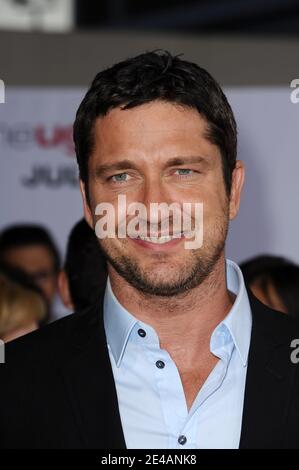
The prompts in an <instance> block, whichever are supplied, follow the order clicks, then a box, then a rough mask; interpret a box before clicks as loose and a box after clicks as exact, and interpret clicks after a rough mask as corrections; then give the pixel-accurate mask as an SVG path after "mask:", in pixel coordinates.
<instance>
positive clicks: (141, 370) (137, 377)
mask: <svg viewBox="0 0 299 470" xmlns="http://www.w3.org/2000/svg"><path fill="white" fill-rule="evenodd" d="M226 274H227V288H228V290H230V291H231V292H233V293H234V294H235V295H236V298H235V301H234V304H233V306H232V308H231V310H230V311H229V313H228V314H227V316H226V318H225V319H224V320H223V321H222V322H220V323H219V325H218V326H217V327H216V328H215V330H214V331H213V333H212V335H211V339H210V350H211V352H212V353H213V354H214V355H215V356H217V357H219V359H220V360H219V361H218V362H217V364H216V366H215V367H214V369H213V370H212V372H211V373H210V375H209V377H208V378H207V380H206V381H205V383H204V384H203V386H202V387H201V389H200V390H199V392H198V395H197V397H196V398H195V400H194V402H193V404H192V407H191V409H190V410H189V411H188V408H187V404H186V399H185V394H184V390H183V386H182V382H181V378H180V375H179V372H178V369H177V367H176V364H175V363H174V361H173V360H172V359H171V357H170V355H169V354H168V352H167V351H166V350H164V349H161V348H160V344H159V338H158V335H157V333H156V331H155V330H154V329H153V328H152V327H151V326H150V325H148V324H146V323H143V322H142V321H138V320H137V318H135V317H134V316H133V315H132V314H131V313H129V312H128V311H127V310H126V309H125V308H124V307H123V306H122V305H121V304H120V303H119V302H118V300H117V299H116V297H115V295H114V294H113V291H112V289H111V284H110V281H109V279H108V282H107V286H106V291H105V298H104V326H105V332H106V337H107V343H108V350H109V357H110V361H111V365H112V370H113V375H114V380H115V385H116V391H117V397H118V404H119V410H120V416H121V422H122V427H123V432H124V437H125V441H126V445H127V448H128V449H138V448H141V449H218V448H219V449H235V448H238V447H239V441H240V434H241V425H242V413H243V401H244V390H245V380H246V372H247V358H248V351H249V345H250V336H251V324H252V317H251V309H250V304H249V299H248V295H247V291H246V288H245V284H244V280H243V276H242V273H241V270H240V268H239V267H238V266H237V265H236V264H235V263H233V262H232V261H230V260H227V261H226ZM140 330H143V332H142V331H141V332H140ZM144 332H145V333H146V334H145V335H144ZM140 334H141V335H140ZM159 361H160V362H159ZM161 361H162V362H161ZM163 363H164V366H163Z"/></svg>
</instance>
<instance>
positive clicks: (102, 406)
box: [0, 51, 299, 449]
mask: <svg viewBox="0 0 299 470" xmlns="http://www.w3.org/2000/svg"><path fill="white" fill-rule="evenodd" d="M74 140H75V146H76V154H77V159H78V164H79V170H80V178H81V182H80V186H81V191H82V196H83V204H84V213H85V218H86V220H87V222H88V223H89V225H90V226H91V227H93V228H95V229H97V224H98V222H99V220H100V217H98V215H99V211H98V206H99V204H101V203H103V202H105V203H107V204H108V203H109V204H110V206H112V207H114V208H115V210H116V211H117V209H118V207H117V206H118V201H119V196H120V195H122V196H126V198H127V201H128V202H129V203H140V204H141V203H142V204H143V206H144V207H146V208H150V207H151V204H153V203H166V204H171V203H174V202H176V203H179V204H182V203H190V207H191V208H192V207H194V206H192V204H196V203H197V202H200V203H202V205H203V214H204V217H203V221H204V224H203V244H202V246H199V247H197V248H193V249H186V248H185V242H186V238H187V235H188V233H185V231H184V230H182V231H181V232H177V231H175V230H174V228H173V227H172V224H173V221H174V219H173V218H170V222H171V224H170V232H169V234H168V235H166V236H165V233H164V231H161V227H162V223H163V222H164V221H163V220H162V218H159V220H158V222H155V224H156V225H155V224H152V220H151V219H150V220H145V222H146V224H145V229H144V228H143V233H142V236H140V237H134V236H130V235H127V236H125V237H124V238H123V237H120V236H117V237H116V238H113V237H111V238H104V237H102V236H101V234H102V232H101V230H99V235H100V236H99V243H100V245H101V248H102V250H103V252H104V253H105V256H106V258H107V267H108V281H107V286H106V290H105V295H103V296H102V297H101V299H100V301H99V302H98V303H97V305H95V306H94V307H93V308H90V309H87V310H86V311H85V312H80V313H79V314H75V315H71V316H69V317H67V318H66V319H63V320H61V321H58V322H56V323H54V324H52V325H50V326H49V327H47V328H46V329H44V330H43V331H40V332H39V333H37V334H31V335H28V336H27V337H25V338H24V339H23V340H21V341H18V342H15V343H14V344H11V345H10V346H9V347H8V348H7V351H6V364H5V366H3V367H2V368H1V372H0V373H1V376H0V379H1V384H2V385H1V391H0V443H1V444H0V445H2V446H3V447H34V448H41V447H43V448H57V447H58V448H103V449H114V448H125V447H127V448H138V447H141V448H155V449H157V448H176V449H193V448H232V449H233V448H239V447H240V448H261V447H265V448H281V447H298V446H299V437H298V433H297V419H298V418H299V402H298V398H297V397H298V392H299V386H298V378H297V377H298V373H297V367H296V365H295V364H294V363H293V362H294V361H293V362H292V361H291V359H290V356H291V352H292V350H291V348H290V344H291V341H292V340H293V339H294V338H296V337H298V334H299V329H298V326H297V324H296V323H295V322H293V321H292V320H291V319H290V318H288V317H287V316H286V315H282V314H280V313H278V312H274V311H271V310H269V309H268V308H267V307H265V306H263V305H262V304H260V303H259V302H258V301H257V300H256V299H255V298H254V297H253V296H252V295H251V294H250V293H249V292H247V290H246V288H245V285H244V281H243V278H242V274H241V271H240V269H239V268H238V266H237V265H236V264H235V263H233V262H231V261H227V262H226V260H225V250H224V249H225V239H226V235H227V230H228V224H229V220H230V219H233V218H234V217H235V216H236V215H237V212H238V209H239V204H240V196H241V190H242V186H243V181H244V166H243V163H242V162H241V161H237V160H236V148H237V138H236V125H235V120H234V117H233V113H232V110H231V108H230V106H229V104H228V102H227V100H226V98H225V96H224V94H223V92H222V90H221V88H220V87H219V85H218V84H217V83H216V82H215V80H214V79H213V78H212V77H211V76H210V75H209V74H208V73H207V72H206V71H205V70H204V69H202V68H200V67H199V66H197V65H196V64H193V63H190V62H187V61H184V60H182V59H181V58H179V57H173V56H171V54H169V53H167V52H164V51H158V52H149V53H145V54H141V55H139V56H137V57H135V58H133V59H129V60H127V61H124V62H121V63H119V64H116V65H115V66H113V67H111V68H109V69H108V70H105V71H103V72H100V73H99V74H98V75H97V76H96V77H95V79H94V81H93V83H92V85H91V87H90V89H89V91H88V92H87V94H86V96H85V98H84V99H83V101H82V103H81V105H80V107H79V110H78V112H77V116H76V121H75V124H74ZM102 215H103V214H102ZM132 217H133V214H132V213H131V214H129V215H128V214H126V222H127V224H128V225H129V223H130V222H131V220H132ZM191 217H193V220H192V222H193V223H195V222H196V220H195V217H194V214H193V212H192V211H191ZM120 222H123V219H120V220H119V219H117V220H116V223H115V225H116V226H117V225H119V224H120ZM152 225H153V227H155V229H154V230H156V232H154V236H153V235H152V233H153V230H152V228H153V227H152ZM193 225H194V224H193ZM157 227H158V228H157ZM117 228H119V227H117ZM163 230H164V229H163ZM96 231H97V230H96ZM117 233H119V232H118V231H117ZM240 242H242V241H241V240H240ZM37 351H38V356H39V360H38V361H35V362H33V361H32V357H33V355H35V354H36V353H37ZM296 380H297V381H296ZM20 390H22V393H20ZM41 397H42V398H41ZM24 430H26V433H25V432H24Z"/></svg>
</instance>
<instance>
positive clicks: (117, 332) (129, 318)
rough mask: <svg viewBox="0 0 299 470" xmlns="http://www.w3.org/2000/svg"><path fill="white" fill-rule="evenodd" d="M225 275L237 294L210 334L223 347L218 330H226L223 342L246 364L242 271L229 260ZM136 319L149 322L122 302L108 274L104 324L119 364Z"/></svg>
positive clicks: (247, 313) (247, 314)
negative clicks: (229, 345) (230, 346)
mask: <svg viewBox="0 0 299 470" xmlns="http://www.w3.org/2000/svg"><path fill="white" fill-rule="evenodd" d="M226 279H227V288H228V290H229V291H231V292H233V293H234V294H235V295H236V298H235V301H234V304H233V306H232V308H231V309H230V311H229V313H228V314H227V316H226V317H225V319H224V320H223V321H222V322H221V323H220V324H219V325H218V326H217V327H216V328H215V330H214V332H213V334H212V335H211V349H212V348H213V349H217V348H218V347H221V343H220V340H219V336H218V333H221V332H224V333H225V334H224V342H225V343H227V342H229V341H233V343H234V346H235V347H236V349H237V351H238V354H239V356H240V358H241V361H242V364H243V365H244V366H246V364H247V359H248V352H249V345H250V336H251V324H252V316H251V309H250V304H249V299H248V295H247V291H246V288H245V283H244V279H243V275H242V272H241V270H240V268H239V267H238V266H237V264H236V263H234V262H233V261H230V260H226ZM137 323H138V324H140V325H141V326H143V327H144V326H147V325H145V324H144V323H142V322H138V320H137V318H136V317H134V316H133V315H132V314H131V313H130V312H128V310H126V309H125V308H124V307H123V306H122V305H121V304H120V302H119V301H118V300H117V298H116V297H115V295H114V293H113V291H112V287H111V284H110V280H109V277H108V279H107V284H106V289H105V296H104V327H105V332H106V337H107V342H108V346H109V347H110V348H111V351H112V354H113V357H114V360H115V362H116V365H117V367H119V366H120V364H121V360H122V357H123V354H124V352H125V349H126V346H127V343H128V340H129V337H130V334H131V332H132V330H133V328H134V326H135V325H136V324H137ZM148 328H151V327H148ZM222 341H223V338H222Z"/></svg>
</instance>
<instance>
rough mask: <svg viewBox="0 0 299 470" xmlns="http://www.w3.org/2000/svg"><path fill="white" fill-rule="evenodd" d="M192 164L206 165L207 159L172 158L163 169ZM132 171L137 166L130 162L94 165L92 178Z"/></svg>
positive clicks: (191, 157)
mask: <svg viewBox="0 0 299 470" xmlns="http://www.w3.org/2000/svg"><path fill="white" fill-rule="evenodd" d="M192 163H204V164H207V163H208V159H207V158H206V157H203V156H199V155H198V156H189V157H172V158H170V159H169V160H167V161H166V162H165V164H164V168H168V167H171V166H180V165H186V164H192ZM129 169H134V170H138V165H136V164H135V163H134V162H133V161H131V160H121V161H119V162H115V163H112V164H110V165H109V164H103V165H96V167H95V168H94V171H93V176H94V178H99V177H103V176H105V175H107V174H109V173H112V172H113V171H117V170H129Z"/></svg>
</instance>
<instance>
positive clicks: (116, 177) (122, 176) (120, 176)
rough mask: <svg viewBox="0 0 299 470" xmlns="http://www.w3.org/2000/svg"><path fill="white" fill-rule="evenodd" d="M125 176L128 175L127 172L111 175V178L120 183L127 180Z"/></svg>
mask: <svg viewBox="0 0 299 470" xmlns="http://www.w3.org/2000/svg"><path fill="white" fill-rule="evenodd" d="M127 176H129V175H128V173H119V174H118V175H113V176H111V180H112V181H114V182H115V183H122V182H124V181H128V179H127V178H126V177H127Z"/></svg>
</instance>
